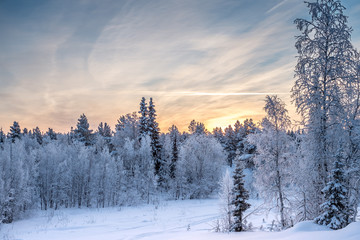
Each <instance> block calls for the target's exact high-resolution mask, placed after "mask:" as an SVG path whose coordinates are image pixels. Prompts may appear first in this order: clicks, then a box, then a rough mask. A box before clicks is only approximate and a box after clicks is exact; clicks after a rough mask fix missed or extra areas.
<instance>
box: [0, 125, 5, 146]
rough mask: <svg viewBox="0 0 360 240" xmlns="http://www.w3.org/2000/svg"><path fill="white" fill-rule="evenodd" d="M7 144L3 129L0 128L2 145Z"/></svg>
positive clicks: (0, 142)
mask: <svg viewBox="0 0 360 240" xmlns="http://www.w3.org/2000/svg"><path fill="white" fill-rule="evenodd" d="M4 142H5V134H4V131H3V129H2V128H0V144H2V143H4Z"/></svg>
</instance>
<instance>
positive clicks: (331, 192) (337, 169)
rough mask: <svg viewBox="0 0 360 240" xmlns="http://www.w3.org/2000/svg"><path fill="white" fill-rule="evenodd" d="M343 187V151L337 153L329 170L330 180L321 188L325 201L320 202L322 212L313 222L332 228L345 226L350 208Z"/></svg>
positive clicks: (347, 222) (348, 221) (348, 220)
mask: <svg viewBox="0 0 360 240" xmlns="http://www.w3.org/2000/svg"><path fill="white" fill-rule="evenodd" d="M347 191H348V190H347V189H346V188H345V176H344V164H343V153H342V152H340V153H338V154H337V157H336V160H335V162H334V166H333V169H332V171H331V180H330V181H329V182H328V183H327V185H326V187H325V188H324V189H323V190H322V192H323V193H324V194H325V202H324V203H323V204H321V206H320V207H321V210H322V214H321V215H320V216H319V217H317V218H316V219H315V222H317V223H318V224H321V225H326V226H328V227H330V228H332V229H335V230H336V229H340V228H344V227H346V226H347V225H348V224H349V223H350V209H349V202H348V199H347Z"/></svg>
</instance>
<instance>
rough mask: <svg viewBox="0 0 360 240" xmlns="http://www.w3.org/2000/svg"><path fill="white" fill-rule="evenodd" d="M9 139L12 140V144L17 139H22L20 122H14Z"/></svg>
mask: <svg viewBox="0 0 360 240" xmlns="http://www.w3.org/2000/svg"><path fill="white" fill-rule="evenodd" d="M9 138H10V139H11V142H13V143H14V142H15V140H16V139H20V138H21V129H20V125H19V123H18V122H16V121H14V123H13V125H12V126H10V133H9Z"/></svg>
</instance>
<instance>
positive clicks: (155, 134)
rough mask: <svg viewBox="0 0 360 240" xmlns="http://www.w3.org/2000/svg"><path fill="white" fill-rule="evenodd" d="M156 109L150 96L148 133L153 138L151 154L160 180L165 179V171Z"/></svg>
mask: <svg viewBox="0 0 360 240" xmlns="http://www.w3.org/2000/svg"><path fill="white" fill-rule="evenodd" d="M156 116H157V115H156V110H155V105H154V102H153V99H152V98H150V101H149V108H148V134H149V136H150V140H151V144H150V145H151V154H152V157H153V162H154V168H155V175H156V176H158V178H159V182H162V181H163V180H164V177H165V176H163V175H164V174H165V173H164V172H163V171H162V169H163V162H162V160H161V144H160V139H159V135H160V129H159V124H158V123H157V121H156Z"/></svg>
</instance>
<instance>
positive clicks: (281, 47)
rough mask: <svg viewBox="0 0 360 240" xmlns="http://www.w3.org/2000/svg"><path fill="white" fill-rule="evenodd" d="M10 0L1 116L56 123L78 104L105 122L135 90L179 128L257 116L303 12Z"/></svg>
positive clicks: (279, 80) (214, 2) (70, 122)
mask: <svg viewBox="0 0 360 240" xmlns="http://www.w3.org/2000/svg"><path fill="white" fill-rule="evenodd" d="M21 6H23V7H24V8H26V9H23V10H22V11H21V12H22V13H17V14H15V13H14V11H15V10H14V9H17V7H14V8H9V9H7V11H8V12H5V13H4V10H2V12H1V10H0V20H2V21H0V30H1V32H4V33H5V34H4V36H5V37H3V38H0V50H1V52H2V54H1V55H0V72H1V73H0V84H1V90H0V94H1V96H5V95H4V94H6V97H5V98H2V100H3V103H2V104H1V105H0V108H1V110H2V112H5V113H6V114H4V115H2V117H1V118H0V125H2V126H8V125H10V124H11V122H12V121H13V120H17V121H20V123H23V126H26V127H34V126H36V125H39V126H40V128H43V129H44V130H45V129H46V128H47V127H54V128H55V130H58V131H67V130H69V128H70V126H74V125H75V123H76V120H77V118H78V117H79V115H80V114H81V113H85V114H86V115H87V116H88V118H89V121H90V123H91V127H92V128H95V127H96V126H97V124H98V123H99V122H100V121H106V122H108V123H110V124H111V125H114V124H115V122H116V118H118V117H119V115H122V114H126V113H128V112H133V111H137V109H138V104H139V101H140V98H141V97H142V96H145V97H147V98H149V97H150V96H153V97H154V100H155V103H156V108H157V111H158V117H159V122H160V127H161V128H162V130H163V131H166V129H167V127H168V126H170V125H171V124H173V123H174V124H177V125H178V126H179V127H180V128H182V129H186V126H187V124H188V123H189V122H190V121H191V120H192V119H194V118H195V119H197V120H198V121H203V122H205V123H207V124H209V126H210V127H209V128H210V129H211V127H213V126H215V124H216V122H218V123H219V126H220V125H221V126H224V125H225V126H226V125H228V124H230V123H233V122H234V121H235V120H236V119H237V118H239V119H243V118H244V116H255V118H256V119H260V118H261V117H262V116H263V109H262V108H263V98H264V95H265V94H267V93H278V94H282V93H289V91H290V88H291V86H292V83H293V69H294V66H295V63H296V59H295V58H294V56H295V55H296V51H295V48H294V46H293V45H294V41H295V40H294V37H293V36H294V35H296V34H297V32H296V29H295V26H293V20H294V18H296V17H297V16H302V15H305V14H306V13H307V10H306V9H305V8H304V4H303V2H302V1H298V0H285V1H268V0H259V1H252V0H241V1H234V0H226V1H223V0H198V1H193V0H184V1H177V0H154V1H145V0H140V1H131V0H123V1H112V0H109V1H106V2H104V1H101V2H98V1H78V2H73V1H51V2H48V1H44V2H42V3H39V4H36V5H31V4H27V5H26V4H24V5H21ZM21 16H23V17H21ZM9 20H11V21H9ZM4 22H10V24H8V25H5V24H2V23H4ZM281 97H282V98H284V99H285V100H286V101H287V103H289V100H290V97H289V95H287V94H282V95H281ZM290 107H291V106H290V105H289V108H290Z"/></svg>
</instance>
